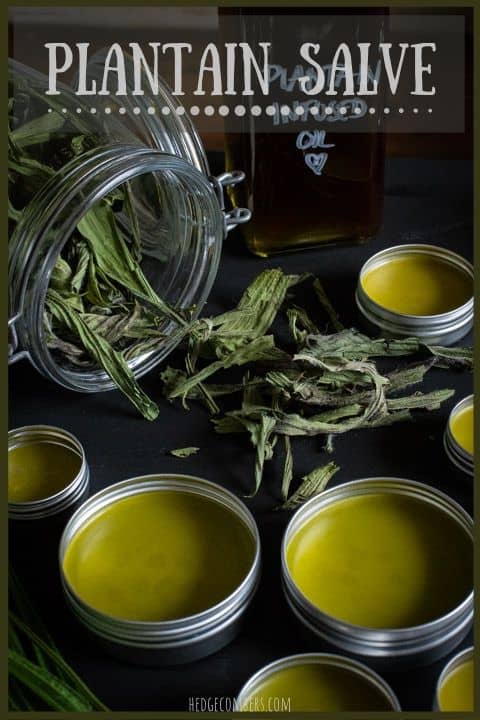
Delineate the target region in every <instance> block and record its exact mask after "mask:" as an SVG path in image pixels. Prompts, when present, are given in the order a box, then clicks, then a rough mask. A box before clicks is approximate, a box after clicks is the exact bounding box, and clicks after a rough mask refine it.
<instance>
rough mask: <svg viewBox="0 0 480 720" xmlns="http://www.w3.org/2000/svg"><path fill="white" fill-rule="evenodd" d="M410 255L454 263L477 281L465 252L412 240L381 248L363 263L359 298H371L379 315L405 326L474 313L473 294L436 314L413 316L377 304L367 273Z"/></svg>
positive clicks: (452, 318)
mask: <svg viewBox="0 0 480 720" xmlns="http://www.w3.org/2000/svg"><path fill="white" fill-rule="evenodd" d="M406 254H419V255H431V256H433V257H435V258H437V259H438V260H441V261H443V262H445V264H446V265H451V266H452V267H455V269H456V270H460V271H462V272H463V273H464V274H465V275H466V276H468V277H469V278H470V279H471V280H472V283H473V280H474V271H473V266H472V264H471V263H470V262H469V261H468V260H466V259H465V258H463V257H462V256H461V255H459V254H458V253H455V252H453V251H452V250H447V249H446V248H443V247H440V246H439V245H428V244H426V243H425V244H422V243H418V244H417V243H408V244H406V245H393V246H392V247H390V248H386V249H385V250H380V252H378V253H375V254H374V255H372V256H371V257H370V258H369V259H368V260H367V261H366V262H365V263H364V264H363V266H362V268H361V270H360V273H359V277H358V294H359V297H360V298H361V299H363V300H364V299H367V304H368V305H371V306H372V308H373V309H374V310H376V311H377V312H376V313H374V314H375V315H380V316H381V317H385V318H387V319H388V318H389V319H391V320H392V321H395V320H399V321H400V324H401V325H403V326H411V325H416V324H418V325H420V324H422V323H425V324H426V325H427V326H428V327H431V325H432V324H434V323H436V322H446V323H448V322H449V320H457V319H458V318H459V317H463V316H464V315H469V314H470V312H471V311H472V312H473V294H472V296H471V297H470V298H469V299H468V300H467V301H466V302H465V303H463V304H462V305H459V306H458V307H456V308H453V309H452V310H448V311H447V312H444V313H437V314H435V315H412V314H409V313H401V312H397V311H395V310H390V309H389V308H387V307H385V306H384V305H381V304H380V303H377V302H376V301H375V300H373V298H371V297H370V295H368V293H367V292H366V291H365V289H364V287H363V283H362V279H363V278H364V276H365V275H366V273H367V271H369V270H373V269H374V268H376V267H380V266H381V265H384V264H386V263H387V262H389V260H393V259H394V258H396V257H400V256H401V255H406ZM362 304H363V303H362ZM402 321H403V323H402Z"/></svg>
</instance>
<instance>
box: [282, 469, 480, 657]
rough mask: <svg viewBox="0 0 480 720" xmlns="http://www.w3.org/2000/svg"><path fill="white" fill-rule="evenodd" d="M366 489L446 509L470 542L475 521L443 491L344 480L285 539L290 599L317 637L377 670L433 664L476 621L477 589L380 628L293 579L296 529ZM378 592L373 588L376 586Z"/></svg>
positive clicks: (295, 520) (301, 513)
mask: <svg viewBox="0 0 480 720" xmlns="http://www.w3.org/2000/svg"><path fill="white" fill-rule="evenodd" d="M366 493H374V494H378V493H389V494H390V493H392V494H397V495H404V496H408V497H410V498H415V499H417V500H420V501H422V502H425V503H429V504H431V505H433V506H434V507H435V508H438V510H440V511H441V512H444V513H446V514H447V515H448V516H449V517H450V518H451V519H452V520H453V521H454V522H455V523H456V524H458V526H459V528H462V530H463V531H464V532H465V533H466V534H467V537H468V538H470V539H471V540H472V545H473V522H472V519H471V518H470V516H469V515H468V514H467V513H466V512H465V510H464V509H463V508H462V507H460V505H458V504H457V503H456V502H454V501H453V500H452V499H451V498H449V497H448V496H447V495H445V494H444V493H442V492H440V491H438V490H436V489H434V488H432V487H430V486H427V485H424V484H422V483H418V482H414V481H412V480H402V479H397V478H369V479H364V480H356V481H353V482H349V483H345V484H343V485H339V486H337V487H334V488H332V489H331V490H327V491H326V492H324V493H322V494H320V495H318V496H316V497H313V498H312V499H311V500H310V501H308V502H307V503H306V504H305V505H303V506H302V507H301V508H300V509H299V510H298V511H297V512H296V513H295V515H294V516H293V517H292V519H291V520H290V523H289V524H288V526H287V528H286V531H285V534H284V538H283V543H282V551H281V552H282V579H283V587H284V592H285V596H286V599H287V602H288V604H289V606H290V608H291V609H292V611H293V612H294V614H295V615H296V616H297V618H298V619H299V620H300V621H301V622H302V623H303V624H304V625H305V626H306V627H307V628H308V629H309V630H310V631H311V632H312V633H314V634H315V635H316V636H317V637H319V638H321V640H322V641H324V642H326V643H327V647H328V646H332V647H336V648H338V649H340V650H341V651H343V652H346V653H348V654H350V655H353V656H354V657H358V658H360V659H363V660H365V659H367V660H368V662H369V664H371V665H374V666H375V667H378V668H385V669H391V668H396V667H400V668H401V667H408V666H412V665H415V664H422V663H428V662H433V661H435V660H436V659H438V658H440V657H443V656H444V655H446V654H447V653H449V652H451V650H452V649H453V648H455V647H456V646H457V645H458V643H459V642H461V640H463V638H464V637H465V636H466V634H467V632H468V631H469V629H470V627H471V625H472V619H473V591H472V592H470V593H469V594H468V596H467V597H466V598H465V599H464V600H463V601H462V602H461V603H460V604H459V605H458V606H457V607H455V608H454V609H453V610H452V611H450V612H448V613H447V614H445V615H443V616H441V617H438V618H436V619H434V620H432V621H431V622H427V623H425V624H422V625H416V626H413V627H401V628H396V629H388V628H385V629H383V628H382V629H376V628H369V627H363V626H359V625H353V624H350V623H348V622H345V621H343V620H339V619H338V618H336V617H334V616H332V615H329V614H327V613H325V612H323V611H322V610H320V609H319V608H318V607H317V606H316V605H314V604H313V603H311V602H310V601H309V600H308V599H307V598H306V597H305V595H304V594H303V593H302V592H301V591H300V589H299V588H298V586H297V585H296V583H295V581H294V580H293V578H292V576H291V574H290V570H289V567H288V564H287V552H286V551H287V546H288V544H289V542H290V540H291V539H292V537H293V536H294V535H295V533H296V532H297V531H298V530H299V529H300V528H301V527H302V526H303V525H304V524H305V523H306V522H308V521H309V520H310V519H311V518H312V517H313V516H314V515H316V514H317V513H318V512H319V511H320V510H321V509H323V508H325V507H327V506H328V505H330V504H333V503H335V502H337V501H341V500H343V499H346V498H352V497H354V496H358V495H363V494H366ZM372 592H375V588H372Z"/></svg>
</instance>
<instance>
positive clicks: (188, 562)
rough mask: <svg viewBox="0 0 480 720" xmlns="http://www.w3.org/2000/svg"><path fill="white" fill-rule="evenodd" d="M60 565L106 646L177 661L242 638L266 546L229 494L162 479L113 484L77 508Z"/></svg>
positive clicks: (77, 606)
mask: <svg viewBox="0 0 480 720" xmlns="http://www.w3.org/2000/svg"><path fill="white" fill-rule="evenodd" d="M60 563H61V572H62V580H63V585H64V589H65V592H66V596H67V599H68V601H69V603H70V605H71V606H72V608H73V610H74V612H75V613H76V614H77V616H78V617H79V619H80V620H81V621H82V622H84V623H85V625H86V626H87V627H88V628H89V629H90V630H91V631H93V632H94V633H95V634H96V635H97V636H98V637H99V638H102V639H103V640H104V641H105V642H104V645H105V646H106V648H107V650H109V651H111V652H114V654H116V655H117V656H120V657H123V658H124V659H127V660H131V661H133V662H139V663H146V664H157V663H158V664H162V663H177V662H185V661H189V660H195V659H197V658H199V657H202V656H203V655H207V654H210V653H211V652H214V651H215V650H217V649H219V648H220V647H222V646H223V645H225V644H226V643H227V642H229V641H230V640H231V639H232V638H233V637H234V635H235V634H236V632H237V631H238V628H239V626H240V620H241V618H242V616H243V614H244V611H245V610H246V608H247V606H248V605H249V603H250V600H251V598H252V596H253V594H254V592H255V590H256V587H257V584H258V579H259V571H260V543H259V537H258V530H257V527H256V524H255V521H254V520H253V517H252V516H251V514H250V513H249V511H248V510H247V508H246V507H245V506H244V504H243V503H242V502H241V501H239V500H238V498H237V497H236V496H235V495H233V494H232V493H230V492H229V491H227V490H225V489H224V488H222V487H220V486H218V485H215V484H214V483H210V482H208V481H206V480H202V479H201V478H192V477H189V476H177V475H175V476H169V475H155V476H146V477H141V478H134V479H131V480H126V481H124V482H121V483H118V484H116V485H113V486H111V487H109V488H107V489H106V490H104V491H102V492H100V493H98V494H97V495H95V496H94V497H93V498H90V500H89V501H88V502H87V503H85V504H84V505H83V506H82V507H81V508H79V510H78V511H77V513H76V514H75V515H74V516H73V517H72V518H71V521H70V523H69V524H68V526H67V527H66V528H65V532H64V535H63V538H62V542H61V546H60Z"/></svg>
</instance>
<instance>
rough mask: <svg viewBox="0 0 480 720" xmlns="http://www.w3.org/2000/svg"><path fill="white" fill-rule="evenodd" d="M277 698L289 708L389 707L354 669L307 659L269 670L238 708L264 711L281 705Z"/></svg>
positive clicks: (380, 694)
mask: <svg viewBox="0 0 480 720" xmlns="http://www.w3.org/2000/svg"><path fill="white" fill-rule="evenodd" d="M281 702H283V707H284V708H286V709H287V710H288V711H290V712H300V711H314V710H316V711H318V712H322V711H335V710H337V711H342V710H356V711H361V710H383V711H387V710H391V705H390V704H389V702H388V700H387V698H386V697H385V696H384V695H383V694H382V693H381V692H380V690H378V689H377V688H376V687H375V686H374V685H372V684H371V683H369V682H368V681H367V680H365V679H364V678H362V677H361V676H360V675H358V674H357V673H354V672H352V671H351V670H348V669H346V668H342V667H337V666H335V665H325V664H320V663H317V664H316V663H308V662H306V663H305V664H301V665H294V666H292V667H288V668H283V669H279V670H277V671H272V674H271V675H268V676H266V677H265V679H264V680H262V681H261V682H260V683H259V685H258V686H257V687H256V688H255V689H254V690H253V692H252V693H250V695H249V696H248V697H247V698H246V699H245V702H244V703H243V705H242V707H241V708H240V709H241V710H243V711H250V712H261V711H268V710H273V709H275V707H282V706H281V705H280V703H281ZM274 703H275V704H274Z"/></svg>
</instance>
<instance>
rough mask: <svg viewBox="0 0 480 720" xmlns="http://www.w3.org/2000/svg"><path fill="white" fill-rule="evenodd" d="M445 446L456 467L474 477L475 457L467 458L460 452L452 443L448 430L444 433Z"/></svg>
mask: <svg viewBox="0 0 480 720" xmlns="http://www.w3.org/2000/svg"><path fill="white" fill-rule="evenodd" d="M443 448H444V450H445V453H446V455H447V457H448V459H449V460H450V462H451V463H452V464H453V465H455V467H456V468H458V469H459V470H461V471H462V472H464V473H466V474H467V475H470V476H471V477H473V458H472V459H471V460H467V459H466V458H465V457H463V456H462V455H460V454H459V452H458V450H457V449H456V448H455V447H454V446H453V445H452V444H451V439H450V435H449V433H448V431H447V430H445V432H444V434H443Z"/></svg>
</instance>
